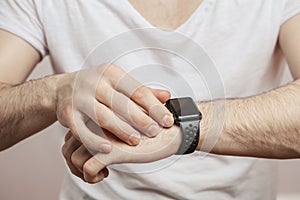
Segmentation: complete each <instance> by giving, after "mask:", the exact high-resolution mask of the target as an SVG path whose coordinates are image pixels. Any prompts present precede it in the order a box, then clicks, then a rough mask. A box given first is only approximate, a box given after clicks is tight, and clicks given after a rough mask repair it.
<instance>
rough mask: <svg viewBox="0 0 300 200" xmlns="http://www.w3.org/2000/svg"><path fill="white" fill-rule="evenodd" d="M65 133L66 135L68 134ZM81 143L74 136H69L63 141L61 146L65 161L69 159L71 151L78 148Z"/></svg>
mask: <svg viewBox="0 0 300 200" xmlns="http://www.w3.org/2000/svg"><path fill="white" fill-rule="evenodd" d="M69 133H71V132H70V131H69V132H68V134H69ZM68 134H67V135H68ZM80 145H81V143H80V142H79V141H78V140H76V139H75V138H74V137H72V135H71V137H70V138H69V139H68V140H67V141H66V142H65V143H64V145H63V146H62V149H61V151H62V154H63V156H64V158H65V159H66V161H67V162H70V161H71V155H72V153H73V152H74V151H75V150H76V149H77V148H79V147H80Z"/></svg>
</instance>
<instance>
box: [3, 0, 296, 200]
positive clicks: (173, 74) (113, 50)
mask: <svg viewBox="0 0 300 200" xmlns="http://www.w3.org/2000/svg"><path fill="white" fill-rule="evenodd" d="M299 12H300V1H297V0H278V1H274V0H226V1H221V0H220V1H217V0H204V1H203V3H202V4H201V6H200V7H199V8H198V9H197V10H196V11H195V13H194V14H193V15H192V16H191V18H190V19H189V20H188V21H187V22H185V23H184V24H183V25H182V26H180V27H179V28H178V29H177V30H176V31H175V32H174V33H172V32H166V31H160V30H155V31H154V30H153V26H152V25H151V24H150V23H149V22H147V21H146V20H145V19H144V18H143V17H142V16H141V15H140V14H139V13H138V12H137V11H136V10H134V8H133V7H132V6H131V5H130V4H129V3H128V1H126V0H119V1H101V0H89V1H87V0H72V1H66V0H52V1H44V0H26V1H25V0H1V1H0V28H2V29H5V30H7V31H9V32H12V33H14V34H16V35H18V36H20V37H21V38H23V39H24V40H26V41H28V42H29V43H30V44H31V45H32V46H34V47H35V48H36V49H37V50H38V51H39V52H40V53H41V54H42V55H43V56H46V55H49V56H50V58H51V61H52V64H53V67H54V70H55V72H57V73H65V72H72V71H76V70H80V69H81V68H82V67H83V66H94V65H96V64H101V62H104V61H106V62H109V61H112V59H115V60H113V61H115V63H116V64H118V65H119V66H121V67H122V68H124V69H125V70H126V71H128V72H129V73H131V74H132V75H133V76H134V77H135V78H137V79H138V80H139V81H141V82H143V83H145V84H147V85H149V86H153V87H166V88H169V89H170V90H171V91H172V93H173V95H174V96H186V95H189V96H190V95H192V96H193V97H194V98H195V99H196V100H199V101H201V100H207V99H211V97H213V98H222V97H226V98H231V97H246V96H251V95H255V94H259V93H262V92H265V91H268V90H271V89H273V88H276V87H278V86H279V85H281V84H282V83H283V79H284V77H285V74H286V73H285V72H286V71H287V70H286V69H287V67H286V64H285V62H284V60H283V56H282V54H281V52H280V50H279V48H278V46H277V40H278V33H279V29H280V26H281V25H282V23H284V22H285V21H286V20H288V19H289V18H291V17H292V16H294V15H296V14H298V13H299ZM141 28H149V31H147V32H145V33H143V34H131V35H130V36H128V37H129V38H130V37H132V36H133V37H134V36H136V38H138V39H137V40H138V41H139V42H141V43H143V42H144V40H145V43H147V42H146V40H147V39H145V38H148V39H149V38H150V41H153V40H154V43H155V41H157V40H156V38H154V39H153V38H152V40H151V37H152V36H151V33H153V32H152V31H154V32H155V34H156V33H157V34H158V35H160V34H161V35H163V37H162V38H164V41H160V40H159V39H158V44H164V43H166V44H168V45H170V46H172V48H174V49H176V48H177V50H178V51H182V49H189V48H190V46H189V44H190V42H187V39H186V38H185V39H184V37H179V36H178V34H182V35H183V36H185V37H187V38H190V39H192V41H194V42H195V43H196V44H198V45H199V47H202V49H204V50H205V52H206V53H207V55H208V56H209V57H210V58H211V60H212V61H213V62H214V63H215V70H214V69H212V71H213V72H214V73H215V72H218V74H217V75H216V74H213V75H212V76H215V77H216V80H211V77H202V79H201V77H200V76H199V71H200V72H201V73H200V74H202V75H205V73H202V72H203V70H202V69H201V67H202V66H201V65H200V66H193V67H191V63H188V62H186V61H185V60H183V59H182V58H180V56H178V55H176V51H175V54H174V53H172V52H171V53H170V52H168V51H164V50H162V49H160V50H159V49H153V48H146V49H145V48H143V49H142V48H141V49H140V50H136V49H135V50H134V51H130V50H132V49H130V48H131V47H132V43H131V42H130V41H131V40H130V39H129V40H128V41H127V40H125V41H124V40H118V39H119V37H121V38H122V35H124V33H128V31H131V30H139V29H141ZM156 31H157V32H156ZM121 33H123V34H121ZM176 33H177V34H176ZM120 34H121V36H120ZM155 34H154V35H155ZM168 34H169V35H168ZM174 35H175V36H174ZM153 37H154V36H153ZM112 38H113V39H112ZM125 38H126V37H125ZM136 38H135V39H136ZM168 38H169V39H168ZM174 39H176V41H174ZM135 41H136V40H135ZM147 45H148V46H147ZM133 46H134V45H133ZM145 46H147V47H149V44H145ZM104 47H105V48H104ZM127 47H128V48H129V49H127ZM99 49H100V50H99ZM199 49H201V48H199ZM187 51H188V50H187ZM120 52H123V53H124V52H125V53H124V54H123V55H118V53H120ZM190 53H192V54H193V53H197V51H196V52H190ZM111 55H114V56H111ZM115 55H117V56H120V57H116V56H115ZM196 55H197V54H196ZM201 56H203V53H202V52H201V51H200V50H199V57H201ZM196 57H197V56H196ZM204 57H205V56H204ZM195 59H197V58H195ZM203 59H204V60H205V58H203ZM203 65H205V64H203ZM208 79H209V80H208ZM208 82H209V83H208ZM214 82H217V83H220V82H222V83H223V86H222V87H221V88H220V87H219V86H220V85H218V84H216V85H214ZM207 84H209V86H207ZM237 112H238V111H237ZM204 117H205V116H204ZM73 179H74V184H76V185H77V186H78V187H80V188H81V189H82V190H83V191H84V192H86V193H87V194H89V195H90V196H91V197H93V198H95V199H207V200H208V199H209V200H210V199H226V200H231V199H243V200H255V199H257V200H261V199H264V200H269V199H270V200H271V199H275V191H274V187H273V184H274V180H273V179H272V174H271V168H270V166H269V165H268V164H267V163H266V162H265V161H262V160H258V159H247V158H237V157H236V158H232V157H223V156H214V155H209V156H207V157H205V158H202V159H200V158H199V153H194V154H192V155H188V156H182V157H180V158H178V157H176V158H175V156H173V157H171V158H168V159H165V160H163V161H158V162H155V163H152V164H143V165H127V164H126V165H125V164H123V165H117V166H112V167H110V177H109V178H108V179H107V180H105V181H103V182H101V183H99V184H96V185H89V184H85V183H84V182H82V181H81V180H79V179H77V178H75V177H73Z"/></svg>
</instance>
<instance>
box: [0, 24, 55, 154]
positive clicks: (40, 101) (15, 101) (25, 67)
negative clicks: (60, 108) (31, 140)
mask: <svg viewBox="0 0 300 200" xmlns="http://www.w3.org/2000/svg"><path fill="white" fill-rule="evenodd" d="M16 56H17V58H18V59H16ZM40 59H41V56H40V55H39V53H38V52H37V51H36V50H35V49H34V48H33V47H32V46H30V45H29V44H28V43H26V42H25V41H23V40H21V39H20V38H18V37H16V36H14V35H12V34H9V33H7V32H5V31H2V30H0V113H1V115H0V138H1V139H0V150H3V149H5V148H8V147H9V146H12V145H13V144H15V143H16V142H18V141H20V140H22V139H24V138H26V137H29V136H30V135H32V134H33V133H35V132H38V131H39V130H42V129H44V128H45V127H47V126H49V125H50V124H52V123H53V122H54V121H55V120H56V118H55V113H54V112H51V105H50V104H51V103H50V102H47V99H51V98H47V97H48V95H49V94H51V93H50V92H49V90H51V89H53V88H51V87H52V86H51V84H48V82H47V81H45V80H38V81H32V82H28V83H25V84H21V83H22V82H23V81H24V80H25V79H26V77H27V76H28V74H29V73H30V72H31V71H32V69H33V68H34V66H35V65H36V64H37V63H38V62H39V61H40ZM28 91H31V92H28ZM52 109H53V108H52ZM45 116H48V117H45Z"/></svg>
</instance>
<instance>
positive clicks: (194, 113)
mask: <svg viewBox="0 0 300 200" xmlns="http://www.w3.org/2000/svg"><path fill="white" fill-rule="evenodd" d="M167 104H168V105H167V107H169V109H171V112H172V113H173V115H174V118H175V121H179V122H181V121H191V120H200V119H201V113H200V111H199V109H198V107H197V106H196V104H195V102H194V101H193V99H192V98H190V97H185V98H178V99H170V100H169V101H168V102H167Z"/></svg>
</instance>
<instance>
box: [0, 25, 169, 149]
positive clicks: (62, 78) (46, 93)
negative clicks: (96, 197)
mask: <svg viewBox="0 0 300 200" xmlns="http://www.w3.org/2000/svg"><path fill="white" fill-rule="evenodd" d="M16 55H18V58H19V59H16V58H15V57H16ZM40 59H41V57H40V55H39V54H38V52H37V51H36V50H35V49H34V48H33V47H32V46H31V45H29V44H28V43H26V42H25V41H23V40H22V39H20V38H18V37H16V36H14V35H12V34H10V33H7V32H5V31H1V32H0V71H1V75H0V82H2V83H0V113H1V116H0V150H3V149H6V148H8V147H10V146H12V145H14V144H15V143H17V142H19V141H21V140H23V139H25V138H27V137H29V136H31V135H33V134H35V133H37V132H39V131H40V130H42V129H44V128H46V127H47V126H49V125H51V124H52V123H53V122H55V121H56V120H58V121H59V122H60V123H61V124H62V125H64V126H66V127H68V128H70V129H71V130H72V132H73V134H74V136H75V137H76V138H77V139H78V140H80V141H81V142H83V143H84V144H85V145H86V146H87V147H89V148H90V149H93V150H97V151H101V152H110V150H111V145H110V142H109V141H108V140H106V139H105V138H102V137H99V136H97V135H95V134H94V133H93V132H92V131H91V130H89V129H88V128H87V127H86V124H85V122H86V121H87V119H89V118H91V119H92V120H94V122H96V123H97V124H98V125H99V126H100V127H101V128H103V129H106V130H109V131H110V132H111V133H112V134H115V135H116V136H117V137H118V138H120V139H121V140H122V141H124V142H127V143H128V144H129V145H136V144H138V143H139V139H140V135H139V132H138V131H137V130H139V131H141V132H143V133H145V134H146V135H147V136H149V137H153V136H156V135H157V134H158V131H159V130H158V129H159V126H158V124H160V125H161V126H165V127H170V126H172V124H173V119H172V117H171V116H172V115H171V113H169V111H168V110H167V109H166V108H165V107H164V106H163V104H161V102H160V99H166V98H169V96H170V94H169V93H168V92H166V91H162V90H153V89H150V88H147V87H144V86H142V84H140V83H139V82H137V81H136V80H135V79H133V78H132V77H130V76H129V75H128V74H126V72H125V71H123V70H122V69H121V68H120V67H118V66H116V65H113V64H102V65H99V66H97V67H93V68H88V69H85V70H82V71H78V72H74V73H66V74H61V75H54V76H50V77H47V78H43V79H39V80H34V81H29V82H26V83H22V82H23V81H24V79H25V78H26V77H27V76H28V74H29V73H30V72H31V71H32V69H33V68H34V66H35V65H36V64H37V63H38V61H39V60H40ZM139 106H140V107H142V108H143V109H144V111H145V112H146V113H148V115H147V114H146V113H145V112H143V111H141V110H140V109H139ZM122 117H123V118H122ZM136 129H137V130H136Z"/></svg>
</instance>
